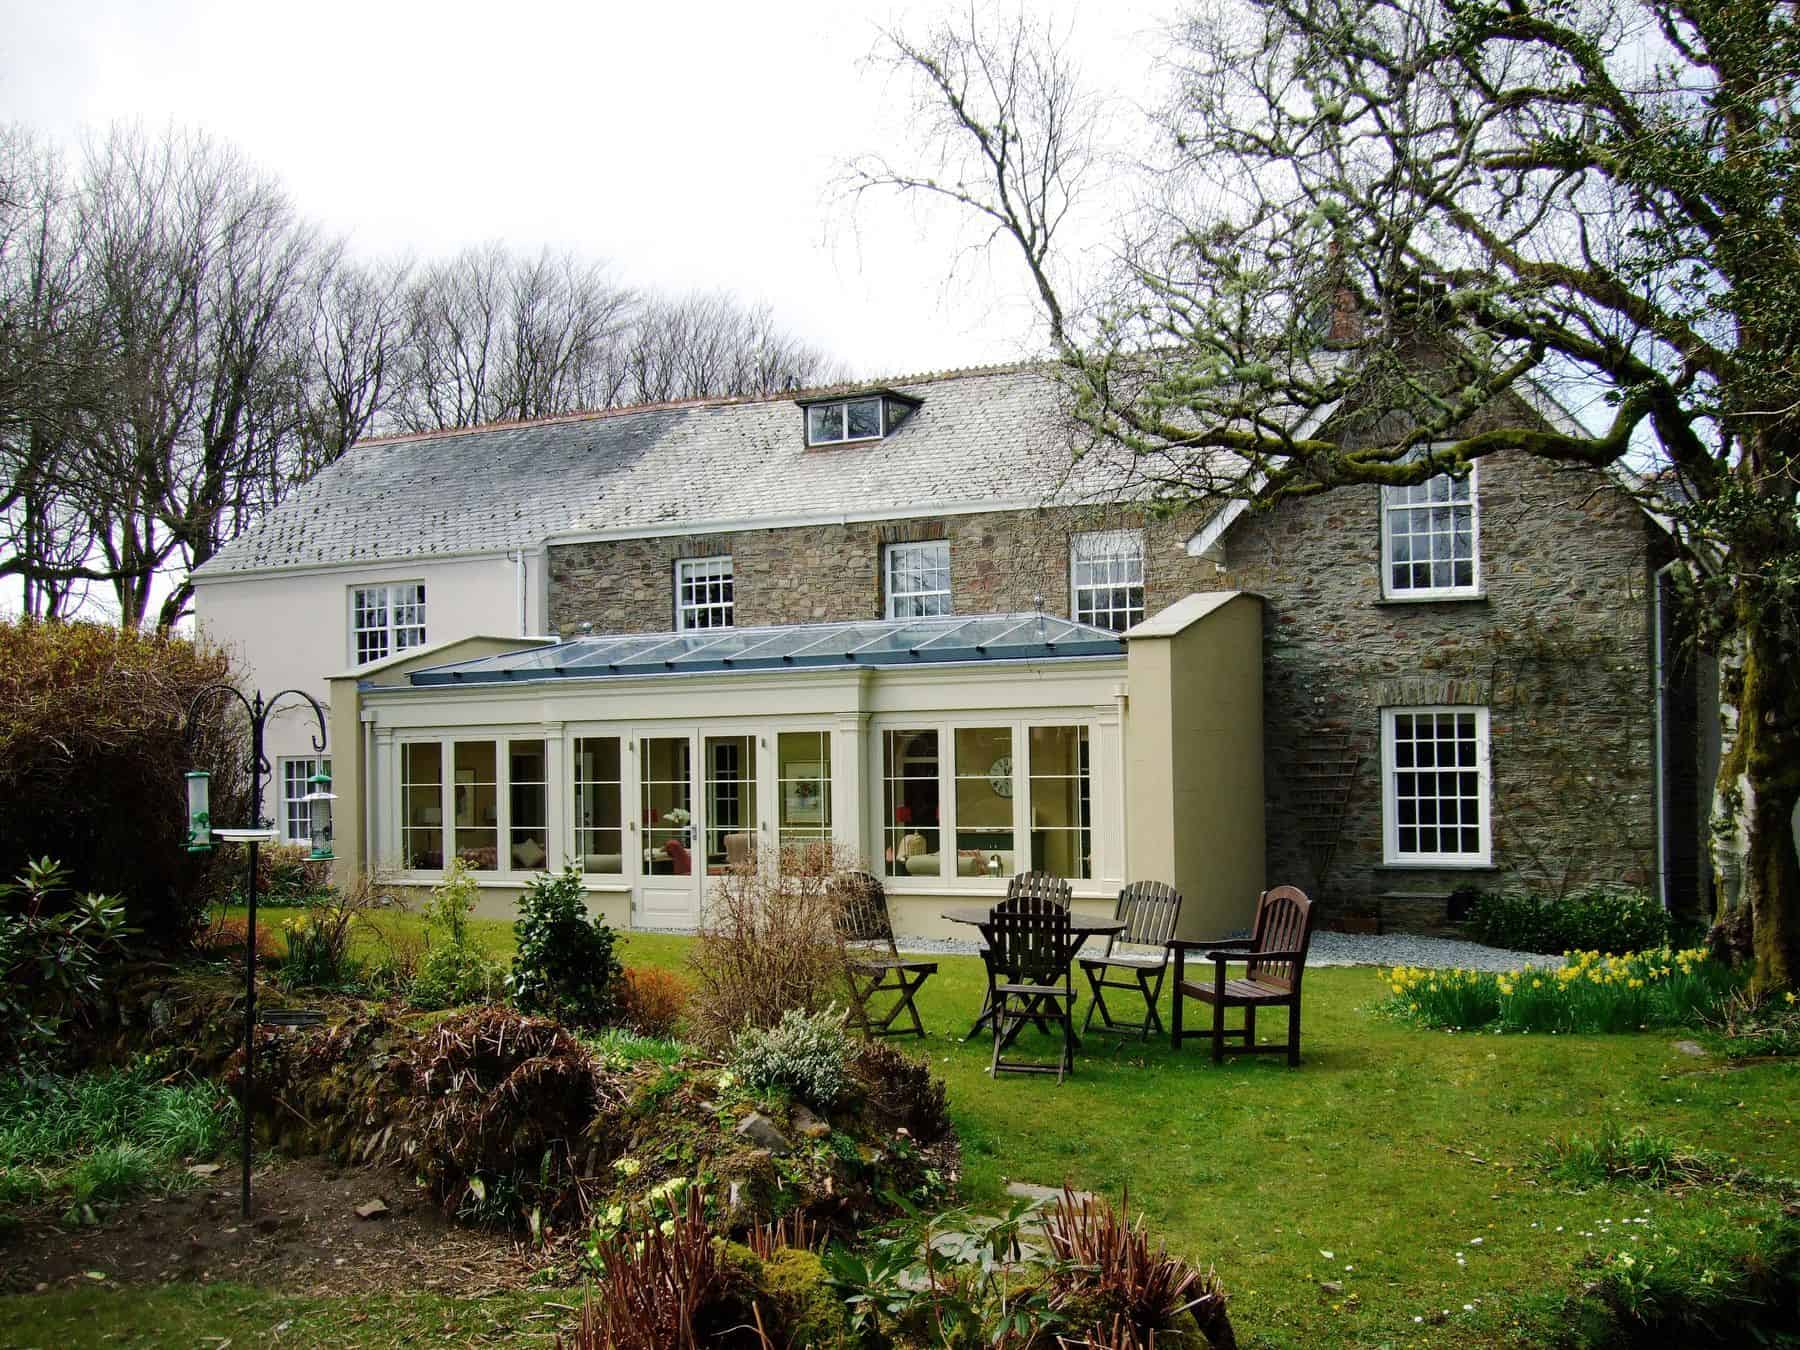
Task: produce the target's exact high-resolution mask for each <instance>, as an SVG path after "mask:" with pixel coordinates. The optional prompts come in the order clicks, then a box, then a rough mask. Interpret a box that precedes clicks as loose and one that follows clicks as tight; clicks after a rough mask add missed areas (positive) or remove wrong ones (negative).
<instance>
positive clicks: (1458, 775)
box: [1381, 707, 1489, 865]
mask: <svg viewBox="0 0 1800 1350" xmlns="http://www.w3.org/2000/svg"><path fill="white" fill-rule="evenodd" d="M1381 731H1382V735H1381V750H1382V776H1383V779H1384V787H1385V792H1384V802H1383V806H1384V815H1385V817H1386V819H1385V834H1386V839H1385V848H1384V850H1383V851H1384V854H1385V856H1386V859H1387V861H1389V862H1417V863H1437V864H1447V865H1455V864H1458V863H1485V862H1487V861H1488V858H1489V844H1488V713H1487V709H1486V708H1467V707H1449V708H1387V709H1384V710H1383V712H1382V727H1381Z"/></svg>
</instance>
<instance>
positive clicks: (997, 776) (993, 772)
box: [988, 755, 1012, 798]
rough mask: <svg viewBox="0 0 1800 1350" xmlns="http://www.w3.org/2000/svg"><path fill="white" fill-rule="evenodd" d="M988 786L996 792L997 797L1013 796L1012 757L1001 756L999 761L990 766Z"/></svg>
mask: <svg viewBox="0 0 1800 1350" xmlns="http://www.w3.org/2000/svg"><path fill="white" fill-rule="evenodd" d="M988 786H989V787H991V788H992V789H993V790H994V795H995V796H996V797H1006V798H1011V796H1012V756H1011V755H1001V756H1000V758H999V759H997V760H995V761H994V762H993V763H992V764H990V765H988Z"/></svg>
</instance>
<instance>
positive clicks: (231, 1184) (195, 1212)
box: [0, 1158, 548, 1296]
mask: <svg viewBox="0 0 1800 1350" xmlns="http://www.w3.org/2000/svg"><path fill="white" fill-rule="evenodd" d="M238 1177H239V1174H238V1172H237V1170H236V1168H235V1167H232V1166H229V1165H228V1166H226V1167H224V1168H222V1169H221V1170H220V1171H219V1172H218V1173H217V1174H215V1175H214V1176H211V1177H209V1178H207V1179H206V1180H205V1181H204V1182H203V1183H202V1184H200V1185H198V1186H196V1187H194V1188H193V1189H191V1190H187V1191H184V1192H182V1193H180V1194H177V1195H171V1196H167V1197H146V1198H144V1199H141V1200H135V1201H130V1202H128V1203H126V1204H124V1205H121V1206H119V1207H118V1208H116V1209H114V1210H112V1211H110V1212H109V1213H107V1214H106V1215H105V1216H103V1217H102V1219H101V1221H100V1222H99V1223H98V1224H96V1225H66V1224H61V1223H56V1222H52V1221H51V1220H49V1219H41V1220H34V1221H29V1222H27V1223H25V1224H24V1225H23V1226H22V1227H21V1228H19V1229H16V1230H14V1232H13V1233H12V1234H11V1235H10V1236H8V1237H7V1238H6V1239H4V1240H3V1241H0V1272H3V1273H0V1285H3V1286H4V1287H5V1289H6V1290H7V1291H9V1292H15V1293H22V1292H25V1291H28V1290H34V1289H37V1290H41V1289H47V1288H52V1287H55V1286H57V1285H75V1284H87V1283H92V1282H95V1281H96V1278H97V1277H104V1282H106V1283H112V1282H117V1283H120V1284H159V1283H167V1282H170V1281H176V1280H194V1281H201V1282H210V1281H218V1280H230V1281H234V1282H237V1283H242V1284H252V1285H260V1286H263V1287H267V1288H273V1289H281V1290H285V1291H289V1292H293V1293H300V1294H317V1295H342V1294H356V1293H369V1292H380V1291H386V1290H407V1291H414V1292H416V1291H420V1290H441V1291H444V1292H446V1293H448V1292H454V1293H456V1294H459V1295H463V1296H476V1295H482V1294H491V1293H496V1292H499V1291H501V1290H506V1289H513V1288H517V1287H519V1286H520V1285H522V1284H524V1283H525V1282H526V1280H527V1279H528V1278H529V1277H530V1276H531V1274H532V1272H533V1271H534V1270H536V1269H537V1268H538V1267H539V1266H540V1265H543V1264H547V1260H548V1258H545V1257H541V1256H540V1257H535V1258H534V1256H533V1254H532V1252H531V1251H530V1249H529V1248H527V1247H526V1246H525V1245H524V1244H522V1243H520V1242H518V1241H516V1240H515V1239H514V1238H513V1237H511V1236H510V1235H508V1234H505V1233H493V1232H486V1231H482V1230H478V1229H473V1228H466V1227H463V1226H461V1225H459V1224H456V1223H455V1222H453V1221H452V1220H450V1219H449V1218H447V1217H446V1216H445V1215H444V1213H443V1212H442V1211H441V1210H439V1209H438V1208H437V1207H436V1206H435V1205H433V1204H432V1203H431V1201H430V1198H429V1197H428V1196H426V1195H425V1194H424V1193H423V1192H422V1191H420V1190H419V1189H418V1188H417V1187H415V1186H414V1185H413V1184H412V1183H411V1182H410V1181H408V1180H407V1179H406V1178H404V1177H403V1176H400V1175H399V1174H397V1173H395V1172H392V1171H386V1170H381V1169H360V1168H339V1167H334V1166H332V1165H331V1164H329V1163H327V1162H325V1161H323V1160H322V1159H318V1158H307V1159H299V1160H287V1159H283V1160H280V1161H277V1162H273V1163H271V1164H270V1165H268V1166H265V1167H262V1168H259V1169H258V1170H257V1171H256V1172H255V1173H254V1175H253V1176H252V1178H251V1217H250V1219H249V1220H248V1221H245V1220H244V1219H243V1217H242V1216H241V1211H240V1208H239V1191H238ZM371 1200H379V1201H381V1202H382V1204H383V1205H385V1206H386V1210H385V1212H384V1213H378V1214H377V1215H376V1216H375V1217H372V1218H362V1217H360V1216H359V1215H358V1214H357V1209H358V1207H359V1206H361V1207H364V1208H369V1206H368V1202H369V1201H371Z"/></svg>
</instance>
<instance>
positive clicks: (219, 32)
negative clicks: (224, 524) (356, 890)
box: [0, 0, 1168, 375]
mask: <svg viewBox="0 0 1800 1350" xmlns="http://www.w3.org/2000/svg"><path fill="white" fill-rule="evenodd" d="M1029 8H1030V9H1031V11H1032V12H1033V13H1047V14H1051V15H1054V16H1056V17H1057V18H1058V21H1059V22H1060V23H1063V24H1066V25H1069V26H1071V28H1072V32H1073V34H1074V38H1075V42H1076V44H1077V49H1078V52H1079V57H1080V61H1081V64H1082V66H1083V69H1084V70H1085V71H1086V72H1087V74H1088V75H1089V77H1090V78H1091V80H1092V82H1093V83H1094V84H1095V85H1096V86H1100V87H1103V88H1105V89H1107V90H1111V91H1117V92H1118V93H1119V95H1120V96H1121V97H1123V98H1126V99H1135V98H1137V97H1139V96H1140V95H1141V94H1142V92H1143V91H1145V90H1146V89H1147V87H1148V84H1149V81H1150V79H1151V69H1152V57H1153V54H1154V52H1155V50H1156V49H1157V40H1156V39H1157V34H1158V32H1159V29H1160V25H1161V23H1162V16H1163V14H1164V13H1165V11H1166V10H1167V8H1168V5H1167V3H1166V0H1089V3H1087V4H1086V5H1085V6H1081V5H1078V4H1076V3H1074V0H1057V2H1056V3H1037V4H1032V5H1030V6H1029ZM0 10H3V11H4V12H5V13H6V24H5V33H6V39H5V41H4V44H3V45H0V116H3V117H4V118H5V119H6V120H9V121H15V122H22V123H25V124H27V125H29V126H32V127H34V128H36V129H38V130H39V131H41V132H44V133H46V134H48V135H50V136H51V137H53V138H54V139H56V140H59V141H62V142H65V143H68V144H71V145H73V144H75V143H76V142H77V141H78V139H79V137H80V135H81V133H82V131H83V130H84V129H92V128H101V127H104V126H105V125H106V124H108V123H109V122H112V121H114V120H118V119H135V120H138V121H141V122H142V123H144V124H145V125H146V126H148V127H150V128H152V129H155V128H160V127H161V126H163V125H165V124H167V123H169V122H175V123H179V124H182V125H185V126H192V127H196V128H200V129H203V130H205V131H207V132H210V133H212V134H214V135H217V136H219V137H221V138H223V139H226V140H229V141H231V142H233V143H235V144H236V145H237V146H238V147H239V148H241V149H242V150H244V151H245V152H246V153H247V154H248V155H249V156H250V157H251V158H252V159H254V160H255V161H257V162H258V163H259V164H260V165H262V166H263V167H265V168H267V169H269V170H271V171H273V172H275V173H276V174H278V175H279V176H280V177H281V178H282V180H283V181H284V182H285V183H286V185H287V186H288V188H289V190H290V191H291V192H292V194H293V196H294V199H295V201H296V202H297V203H298V205H299V206H300V208H301V209H302V210H303V211H305V212H306V213H308V214H310V215H312V216H313V217H314V218H316V219H318V220H320V221H321V222H323V223H324V224H325V225H326V226H327V227H329V228H330V229H332V230H333V231H336V232H341V233H344V234H347V235H348V236H349V237H350V238H351V240H352V243H353V245H354V247H355V248H356V249H357V250H358V251H360V252H363V253H367V254H370V255H378V254H386V253H411V254H413V255H415V256H422V257H423V256H435V255H442V254H445V253H449V252H453V251H454V250H456V249H458V248H460V247H462V246H463V245H466V244H472V243H479V242H482V241H485V240H488V239H499V240H502V241H504V242H506V243H507V244H509V245H511V246H513V247H515V248H517V249H520V250H524V251H535V250H536V248H537V247H538V246H540V245H542V244H549V245H551V246H552V247H556V248H569V249H573V250H576V251H577V252H579V253H582V254H584V255H587V256H592V257H601V258H607V259H610V260H611V261H613V262H614V263H615V264H616V266H617V269H618V273H619V275H620V276H621V277H622V278H623V279H625V280H628V281H632V282H635V283H638V284H643V285H649V286H654V287H657V288H660V289H664V290H669V291H685V290H692V289H710V288H725V289H728V290H730V291H733V292H735V293H736V294H738V295H740V296H741V297H744V298H746V299H750V300H767V301H768V302H770V303H771V304H773V305H774V306H775V309H776V312H777V314H778V315H779V316H780V318H781V320H782V322H783V323H784V324H785V325H786V326H787V327H788V328H790V329H791V330H793V331H795V332H797V333H799V334H800V335H802V336H804V337H806V338H809V339H811V340H812V341H814V342H816V343H817V344H819V345H820V346H822V347H824V348H825V349H826V350H828V351H830V352H832V353H834V354H836V355H838V356H839V357H841V358H842V359H844V360H846V361H847V362H849V363H850V365H851V366H852V368H853V369H854V370H855V371H857V372H858V373H860V374H865V375H877V374H899V373H904V372H908V371H918V370H928V369H940V368H945V367H949V366H959V365H969V364H976V363H981V362H988V361H1004V360H1012V359H1016V358H1017V357H1019V356H1020V355H1022V354H1025V353H1026V352H1027V350H1028V348H1029V347H1030V344H1031V342H1032V340H1033V335H1034V329H1033V323H1032V318H1033V315H1032V310H1031V307H1030V305H1029V303H1028V302H1027V298H1026V292H1025V290H1024V286H1023V283H1022V278H1021V276H1020V274H1019V271H1018V269H1017V267H1016V265H1015V264H1014V262H1013V260H1012V259H1011V258H1010V257H1008V256H1006V255H1004V254H999V253H996V254H995V256H994V261H993V265H992V267H991V269H988V270H986V271H985V272H984V270H983V269H982V268H980V267H971V266H969V265H967V264H966V263H965V265H964V266H963V267H962V268H961V269H960V270H959V271H958V273H957V274H956V277H955V279H954V281H953V282H952V281H949V280H948V277H949V272H950V266H951V263H952V262H953V260H954V259H955V258H956V257H957V254H958V242H959V234H958V231H957V228H956V225H955V222H953V221H951V220H949V219H946V218H944V217H943V216H942V215H937V214H925V213H921V212H920V211H917V210H914V209H912V208H909V207H907V206H905V205H903V204H901V203H900V202H898V201H892V200H890V201H887V202H885V203H882V204H880V205H878V206H865V207H864V208H863V209H862V210H860V211H858V212H856V213H854V214H852V213H851V212H850V211H849V210H848V208H846V207H845V206H843V205H842V204H841V203H840V202H838V201H837V200H836V199H835V198H834V196H833V194H832V192H831V182H832V179H833V176H834V173H835V172H836V170H837V168H838V167H839V166H840V165H841V164H842V162H843V161H844V160H845V159H846V157H848V156H850V155H853V154H855V153H857V152H859V151H866V150H870V149H882V148H887V149H897V148H899V144H900V138H901V137H902V135H903V128H902V124H901V115H902V114H903V111H904V106H905V100H906V90H905V88H904V86H903V85H901V84H900V83H898V82H897V81H893V80H892V79H891V77H890V76H888V75H887V74H886V73H885V72H883V71H881V70H878V69H873V68H871V67H869V66H868V65H867V64H866V63H865V62H864V59H863V58H864V57H865V56H866V55H867V54H868V53H869V52H870V51H871V49H872V48H873V47H874V45H875V43H876V38H877V29H878V27H879V26H880V25H882V24H887V23H897V24H898V25H900V26H901V27H903V28H907V29H908V30H909V31H911V30H915V29H918V28H920V27H921V25H922V22H923V21H924V20H925V19H926V18H928V17H929V16H931V15H934V14H936V13H939V12H941V7H940V6H938V5H936V4H917V5H904V4H902V5H895V4H891V3H861V2H846V0H766V2H765V3H761V4H743V3H681V2H680V0H676V2H675V3H667V2H665V3H661V4H658V3H655V2H654V0H648V2H646V0H637V2H636V3H631V4H618V3H589V4H580V3H552V2H551V0H512V2H511V3H502V4H496V3H493V0H486V2H485V3H481V4H472V3H443V2H442V0H439V2H438V3H429V4H424V3H389V0H360V2H359V3H347V2H346V0H314V2H313V3H306V4H298V3H293V4H281V5H276V4H267V3H245V0H235V3H208V2H207V0H137V2H136V3H133V2H131V0H112V2H108V0H52V2H50V3H43V2H39V3H32V2H30V0H0ZM1146 97H1147V96H1146ZM1104 224H1105V223H1104V221H1103V219H1101V218H1100V217H1099V216H1098V215H1096V217H1094V218H1093V219H1091V220H1089V221H1088V222H1086V223H1085V225H1084V231H1085V233H1086V234H1087V235H1088V236H1089V238H1090V240H1091V242H1092V243H1093V244H1095V245H1096V246H1098V244H1099V241H1100V240H1101V238H1102V237H1103V236H1104V234H1105V233H1106V230H1105V228H1104Z"/></svg>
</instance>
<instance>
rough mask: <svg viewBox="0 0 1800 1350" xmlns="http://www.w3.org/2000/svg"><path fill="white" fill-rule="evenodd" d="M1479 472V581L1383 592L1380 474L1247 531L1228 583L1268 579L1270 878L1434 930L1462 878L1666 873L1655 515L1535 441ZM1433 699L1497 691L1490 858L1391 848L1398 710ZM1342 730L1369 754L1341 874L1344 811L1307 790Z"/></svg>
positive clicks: (1359, 778)
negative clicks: (1391, 860)
mask: <svg viewBox="0 0 1800 1350" xmlns="http://www.w3.org/2000/svg"><path fill="white" fill-rule="evenodd" d="M1477 491H1478V498H1479V506H1478V511H1479V559H1480V561H1479V566H1480V581H1481V587H1482V590H1483V592H1484V595H1483V596H1482V598H1480V599H1469V600H1455V601H1424V602H1419V601H1388V600H1384V599H1383V598H1382V594H1381V578H1380V490H1379V489H1378V488H1374V487H1369V488H1350V489H1342V490H1339V491H1337V492H1333V493H1329V494H1326V495H1325V496H1323V497H1319V498H1313V499H1307V500H1297V501H1289V502H1285V503H1283V504H1282V505H1281V506H1280V507H1279V508H1277V509H1276V510H1274V511H1271V512H1267V513H1252V514H1251V515H1249V516H1247V517H1246V518H1245V519H1244V520H1243V521H1242V522H1240V523H1239V524H1238V526H1237V527H1236V528H1235V529H1234V530H1233V531H1232V532H1231V533H1230V534H1229V535H1228V536H1227V539H1226V558H1227V564H1228V568H1229V575H1228V578H1227V580H1228V583H1229V584H1230V585H1232V586H1235V587H1239V588H1242V589H1245V590H1254V591H1257V592H1259V593H1261V594H1262V595H1264V596H1265V597H1266V598H1267V604H1266V606H1265V609H1264V626H1265V627H1264V642H1265V646H1266V662H1265V669H1266V672H1267V673H1266V684H1265V687H1264V710H1265V717H1264V726H1265V733H1264V734H1265V769H1266V774H1267V782H1268V785H1269V819H1268V849H1269V877H1270V879H1271V881H1280V880H1289V879H1292V880H1295V881H1297V882H1298V884H1300V885H1302V886H1304V887H1306V888H1307V889H1308V890H1309V892H1310V893H1312V894H1314V895H1315V898H1317V899H1319V900H1321V901H1322V902H1323V903H1324V904H1325V906H1326V908H1327V912H1330V913H1335V914H1341V913H1342V912H1343V911H1344V910H1346V909H1364V908H1365V907H1372V904H1373V902H1376V901H1380V902H1381V911H1382V917H1383V920H1384V922H1385V923H1387V924H1388V925H1390V926H1403V927H1406V928H1409V929H1413V930H1430V929H1432V928H1435V927H1439V926H1442V924H1443V923H1444V921H1445V908H1444V904H1443V897H1444V896H1445V895H1446V894H1447V893H1448V892H1449V891H1451V890H1453V889H1455V888H1457V887H1458V886H1463V885H1474V886H1477V887H1480V888H1482V889H1498V888H1509V887H1519V888H1525V889H1531V890H1535V891H1537V892H1539V893H1540V894H1549V895H1559V894H1563V893H1565V892H1566V891H1567V890H1568V889H1570V888H1573V887H1576V886H1579V885H1582V884H1585V883H1589V882H1628V883H1630V884H1633V885H1638V886H1648V885H1649V884H1650V883H1651V880H1652V878H1653V876H1654V872H1655V839H1656V829H1655V794H1654V779H1653V772H1654V760H1655V753H1654V709H1653V702H1652V676H1651V657H1650V642H1651V634H1650V631H1649V615H1650V609H1649V595H1648V591H1649V587H1650V584H1651V574H1650V565H1649V558H1650V552H1649V549H1650V545H1651V539H1650V535H1651V530H1652V527H1651V526H1650V525H1649V523H1648V522H1647V521H1646V519H1645V518H1644V516H1643V514H1642V512H1641V511H1639V510H1638V509H1637V507H1636V506H1635V505H1633V504H1632V503H1631V502H1630V501H1629V499H1627V498H1626V497H1625V496H1624V494H1622V493H1620V492H1618V491H1616V490H1615V489H1613V488H1611V487H1609V486H1605V485H1603V484H1601V483H1599V482H1598V481H1597V480H1596V479H1595V477H1594V476H1593V475H1592V474H1588V473H1579V472H1575V471H1571V470H1565V469H1559V468H1556V467H1554V466H1551V465H1549V464H1546V463H1544V462H1543V461H1540V460H1535V459H1531V458H1528V457H1524V456H1494V457H1491V458H1488V459H1484V460H1483V461H1482V463H1481V466H1480V469H1479V479H1478V489H1477ZM1430 703H1472V704H1481V705H1485V706H1486V707H1487V708H1488V709H1489V738H1490V760H1491V764H1492V773H1493V776H1492V786H1491V792H1490V801H1491V805H1492V819H1491V831H1492V833H1491V840H1492V845H1493V859H1494V866H1493V867H1492V868H1491V869H1477V870H1470V869H1462V868H1456V869H1449V868H1429V869H1416V868H1397V867H1390V866H1387V865H1384V863H1383V861H1382V782H1381V708H1382V707H1384V706H1397V705H1405V704H1430ZM1339 745H1342V746H1344V747H1346V748H1347V750H1348V751H1349V752H1351V753H1354V754H1355V755H1356V757H1357V771H1356V774H1355V777H1354V780H1353V783H1352V786H1351V791H1350V794H1349V798H1348V801H1347V803H1346V806H1345V808H1344V811H1343V814H1342V820H1341V828H1340V829H1339V830H1338V831H1337V832H1336V837H1337V842H1336V846H1335V849H1334V851H1333V852H1332V854H1331V858H1330V862H1329V868H1328V871H1327V872H1326V874H1325V875H1324V876H1323V877H1321V876H1320V875H1318V865H1319V862H1320V859H1321V855H1322V852H1323V850H1322V849H1321V848H1320V847H1319V845H1318V833H1317V832H1319V831H1320V827H1321V826H1322V825H1325V824H1326V823H1327V820H1326V819H1325V818H1322V817H1320V816H1319V813H1318V812H1317V809H1316V808H1314V807H1312V806H1310V805H1309V804H1308V803H1306V802H1305V801H1303V800H1302V798H1303V796H1304V794H1303V793H1302V792H1301V791H1300V790H1299V789H1300V785H1301V783H1302V782H1303V781H1304V779H1305V775H1306V773H1307V771H1308V766H1309V765H1310V764H1312V763H1315V762H1317V761H1318V760H1319V759H1320V758H1321V756H1325V757H1329V756H1330V755H1331V754H1332V753H1335V747H1337V746H1339ZM1329 814H1330V813H1329V812H1326V813H1323V816H1324V817H1328V816H1329ZM1309 825H1310V826H1311V827H1312V828H1311V830H1309V828H1308V827H1309ZM1309 834H1312V835H1313V837H1312V838H1311V839H1309V838H1308V835H1309ZM1327 837H1329V836H1328V832H1327Z"/></svg>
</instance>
